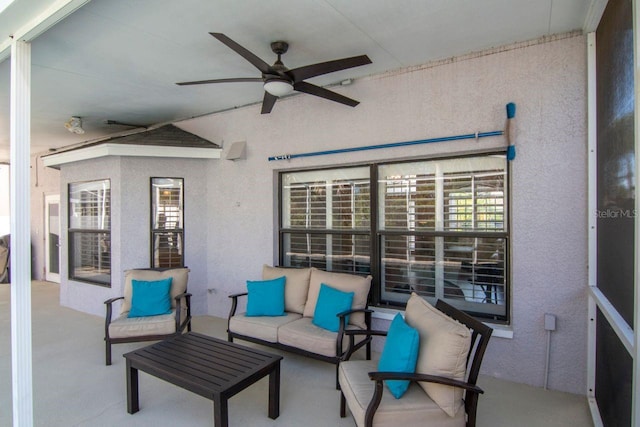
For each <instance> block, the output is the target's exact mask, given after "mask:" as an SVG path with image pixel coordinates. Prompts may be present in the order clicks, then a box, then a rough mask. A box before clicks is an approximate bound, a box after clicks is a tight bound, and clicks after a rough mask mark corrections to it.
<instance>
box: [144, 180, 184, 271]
mask: <svg viewBox="0 0 640 427" xmlns="http://www.w3.org/2000/svg"><path fill="white" fill-rule="evenodd" d="M183 222H184V180H183V179H182V178H151V266H152V267H153V268H172V267H184V242H183V239H184V224H183Z"/></svg>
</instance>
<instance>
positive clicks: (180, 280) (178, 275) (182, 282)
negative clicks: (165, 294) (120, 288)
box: [120, 267, 190, 313]
mask: <svg viewBox="0 0 640 427" xmlns="http://www.w3.org/2000/svg"><path fill="white" fill-rule="evenodd" d="M189 271H190V270H189V269H188V268H186V267H184V268H172V269H169V270H164V271H157V270H143V269H140V270H127V271H125V272H124V300H123V301H122V308H121V310H120V311H121V313H125V312H127V311H129V310H131V295H132V293H133V291H132V289H133V288H132V286H131V281H132V280H134V279H135V280H140V281H147V282H151V281H156V280H162V279H166V278H167V277H171V278H173V280H172V281H171V308H175V307H176V300H175V297H177V296H178V295H180V294H183V293H185V292H186V291H187V282H188V280H189Z"/></svg>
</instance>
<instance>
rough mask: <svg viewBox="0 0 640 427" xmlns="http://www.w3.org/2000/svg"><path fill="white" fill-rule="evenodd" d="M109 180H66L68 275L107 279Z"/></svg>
mask: <svg viewBox="0 0 640 427" xmlns="http://www.w3.org/2000/svg"><path fill="white" fill-rule="evenodd" d="M110 230H111V183H110V181H109V180H108V179H106V180H100V181H91V182H82V183H72V184H69V239H70V246H69V263H70V276H71V278H72V279H75V280H81V281H86V282H90V283H97V284H103V285H105V284H106V285H108V284H110V283H111V231H110Z"/></svg>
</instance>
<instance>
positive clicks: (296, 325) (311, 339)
mask: <svg viewBox="0 0 640 427" xmlns="http://www.w3.org/2000/svg"><path fill="white" fill-rule="evenodd" d="M354 328H355V327H354V326H348V327H347V329H354ZM337 337H338V333H337V332H331V331H328V330H326V329H323V328H320V327H318V326H316V325H314V324H313V323H311V318H310V317H303V318H302V319H298V320H296V321H294V322H290V323H287V324H286V325H283V326H281V327H280V328H278V342H279V343H280V344H285V345H289V346H291V347H296V348H300V349H302V350H306V351H310V352H311V353H316V354H322V355H323V356H329V357H335V356H337V355H336V341H337ZM363 339H364V337H356V340H355V342H356V344H357V343H359V342H360V341H362V340H363ZM348 346H349V339H348V337H347V336H346V335H345V337H344V339H343V341H342V351H345V350H347V348H348Z"/></svg>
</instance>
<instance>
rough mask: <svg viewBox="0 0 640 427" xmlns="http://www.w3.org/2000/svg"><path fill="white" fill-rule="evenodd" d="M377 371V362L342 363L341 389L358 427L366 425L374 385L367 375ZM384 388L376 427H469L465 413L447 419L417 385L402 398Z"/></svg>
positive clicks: (414, 384) (356, 361) (340, 368)
mask: <svg viewBox="0 0 640 427" xmlns="http://www.w3.org/2000/svg"><path fill="white" fill-rule="evenodd" d="M377 370H378V369H377V362H376V361H371V360H355V361H348V362H342V363H340V367H339V370H338V380H339V382H340V389H341V390H342V392H343V393H344V397H345V400H346V401H347V405H348V407H349V409H350V410H351V414H352V415H353V419H354V420H355V422H356V425H358V427H364V425H365V424H364V417H365V412H366V410H367V405H369V401H370V400H371V397H372V396H373V389H374V386H375V381H371V380H370V379H369V375H368V372H374V371H377ZM383 389H384V391H383V394H382V401H381V402H380V406H379V407H378V410H377V411H376V414H375V416H374V418H373V425H374V426H375V427H382V426H390V427H396V426H423V425H424V426H426V425H428V426H429V427H432V426H433V427H464V426H465V424H466V420H465V413H464V411H458V413H457V414H456V416H455V417H450V416H448V415H447V414H446V413H445V412H444V411H443V410H442V409H440V407H439V406H438V405H437V404H436V403H435V402H434V401H433V400H432V399H431V398H429V396H427V395H426V394H425V392H424V391H423V390H422V389H421V388H420V386H418V385H417V384H416V383H411V384H410V385H409V389H408V390H407V392H406V393H405V394H404V395H403V396H402V398H401V399H396V398H394V397H393V395H392V394H391V393H390V392H389V389H387V387H383Z"/></svg>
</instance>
